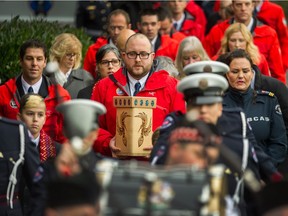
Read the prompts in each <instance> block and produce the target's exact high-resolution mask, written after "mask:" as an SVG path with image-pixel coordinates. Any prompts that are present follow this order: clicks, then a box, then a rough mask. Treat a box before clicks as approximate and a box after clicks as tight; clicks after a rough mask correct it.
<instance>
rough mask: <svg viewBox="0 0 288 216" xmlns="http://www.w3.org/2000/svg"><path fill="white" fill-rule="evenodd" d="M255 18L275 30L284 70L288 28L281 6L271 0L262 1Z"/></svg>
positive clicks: (287, 54) (287, 46) (285, 66)
mask: <svg viewBox="0 0 288 216" xmlns="http://www.w3.org/2000/svg"><path fill="white" fill-rule="evenodd" d="M271 11H272V12H271ZM257 18H258V19H259V20H261V21H262V22H263V23H265V24H267V25H269V26H270V27H272V28H273V29H274V30H275V31H276V33H277V35H278V40H279V43H280V47H281V52H282V62H283V66H284V69H285V70H286V69H288V29H287V24H286V19H285V14H284V11H283V9H282V7H280V6H279V5H277V4H275V3H273V2H269V1H264V2H263V4H262V6H261V9H260V11H259V12H258V13H257Z"/></svg>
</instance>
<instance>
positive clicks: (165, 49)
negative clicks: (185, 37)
mask: <svg viewBox="0 0 288 216" xmlns="http://www.w3.org/2000/svg"><path fill="white" fill-rule="evenodd" d="M160 40H161V44H160V47H159V48H158V49H157V50H156V51H155V57H157V56H167V57H169V58H171V59H172V60H173V61H175V59H176V55H177V51H178V46H179V42H178V41H177V40H175V39H172V38H170V36H169V35H161V39H160Z"/></svg>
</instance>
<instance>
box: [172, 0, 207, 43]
mask: <svg viewBox="0 0 288 216" xmlns="http://www.w3.org/2000/svg"><path fill="white" fill-rule="evenodd" d="M186 6H187V2H186V1H180V0H174V1H169V2H168V7H169V9H170V11H171V13H172V16H173V26H174V28H175V30H176V31H180V32H181V33H183V34H185V35H186V36H196V37H198V39H199V40H200V41H203V39H204V33H205V26H202V25H200V24H199V23H197V22H195V20H194V18H193V17H192V16H191V14H190V13H188V12H186V11H185V8H186Z"/></svg>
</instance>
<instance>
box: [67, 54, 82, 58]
mask: <svg viewBox="0 0 288 216" xmlns="http://www.w3.org/2000/svg"><path fill="white" fill-rule="evenodd" d="M65 56H66V57H67V58H73V57H75V56H76V57H78V56H79V54H78V53H66V54H65Z"/></svg>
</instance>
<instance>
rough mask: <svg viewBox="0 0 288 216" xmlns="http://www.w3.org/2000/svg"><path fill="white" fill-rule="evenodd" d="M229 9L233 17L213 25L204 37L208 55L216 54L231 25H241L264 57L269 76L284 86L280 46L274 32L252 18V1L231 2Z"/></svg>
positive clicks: (237, 0) (284, 79)
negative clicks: (237, 23)
mask: <svg viewBox="0 0 288 216" xmlns="http://www.w3.org/2000/svg"><path fill="white" fill-rule="evenodd" d="M231 7H232V10H233V12H234V17H233V18H231V19H229V20H226V21H224V22H222V23H219V24H217V25H215V26H214V27H213V28H212V29H211V31H210V33H209V34H208V35H207V36H206V37H205V41H204V44H203V45H204V48H205V49H206V51H207V53H208V55H209V56H210V57H213V56H214V55H216V54H217V52H218V51H219V49H220V46H221V39H222V38H223V36H224V32H225V31H226V29H227V28H228V27H229V26H230V25H231V24H232V23H234V22H240V23H243V24H245V25H246V26H247V28H248V29H249V31H250V32H251V34H252V35H253V40H254V44H255V45H256V46H258V48H259V51H260V52H261V53H262V54H263V55H264V56H265V58H266V60H267V62H268V65H269V68H270V72H271V76H272V77H275V78H276V79H278V80H280V81H282V82H283V83H285V84H286V74H285V72H284V69H283V63H282V57H281V50H280V45H279V41H278V37H277V34H276V32H275V30H274V29H273V28H271V27H270V26H267V25H264V24H262V23H261V22H259V20H257V19H256V18H254V17H253V11H254V2H253V0H233V1H232V5H231Z"/></svg>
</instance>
